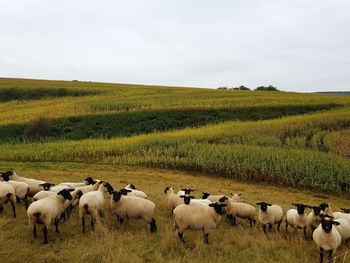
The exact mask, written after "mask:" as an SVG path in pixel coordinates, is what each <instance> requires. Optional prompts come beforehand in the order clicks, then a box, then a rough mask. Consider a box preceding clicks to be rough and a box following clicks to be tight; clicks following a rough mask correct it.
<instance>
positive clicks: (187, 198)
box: [180, 195, 194, 205]
mask: <svg viewBox="0 0 350 263" xmlns="http://www.w3.org/2000/svg"><path fill="white" fill-rule="evenodd" d="M180 197H181V198H183V199H184V203H185V204H186V205H189V204H190V202H191V199H193V198H194V196H192V195H180Z"/></svg>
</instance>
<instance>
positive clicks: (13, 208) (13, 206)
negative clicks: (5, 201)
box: [11, 201, 16, 218]
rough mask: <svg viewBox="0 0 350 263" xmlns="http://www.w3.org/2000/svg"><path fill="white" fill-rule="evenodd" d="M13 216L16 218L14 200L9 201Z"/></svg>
mask: <svg viewBox="0 0 350 263" xmlns="http://www.w3.org/2000/svg"><path fill="white" fill-rule="evenodd" d="M11 206H12V213H13V217H14V218H16V206H15V202H13V201H11Z"/></svg>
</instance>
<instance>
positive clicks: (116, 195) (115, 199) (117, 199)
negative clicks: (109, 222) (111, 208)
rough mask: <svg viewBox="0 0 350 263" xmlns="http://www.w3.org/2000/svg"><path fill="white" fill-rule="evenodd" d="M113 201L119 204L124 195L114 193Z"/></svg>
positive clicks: (117, 192)
mask: <svg viewBox="0 0 350 263" xmlns="http://www.w3.org/2000/svg"><path fill="white" fill-rule="evenodd" d="M112 194H113V197H112V198H113V201H114V202H118V201H119V200H120V198H121V197H122V193H121V192H120V191H113V193H112Z"/></svg>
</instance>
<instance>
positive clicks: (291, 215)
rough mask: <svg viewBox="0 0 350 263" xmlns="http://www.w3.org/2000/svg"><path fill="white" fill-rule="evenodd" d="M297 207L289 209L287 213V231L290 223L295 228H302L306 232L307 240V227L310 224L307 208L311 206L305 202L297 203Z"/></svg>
mask: <svg viewBox="0 0 350 263" xmlns="http://www.w3.org/2000/svg"><path fill="white" fill-rule="evenodd" d="M292 205H294V206H296V207H297V209H289V210H288V211H287V213H286V231H288V226H289V225H290V226H291V227H293V228H294V229H297V228H301V229H303V232H304V238H305V240H306V227H307V226H308V217H307V215H306V214H305V208H306V207H309V206H308V205H304V204H299V203H298V204H295V203H292Z"/></svg>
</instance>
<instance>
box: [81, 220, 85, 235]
mask: <svg viewBox="0 0 350 263" xmlns="http://www.w3.org/2000/svg"><path fill="white" fill-rule="evenodd" d="M81 224H82V226H83V233H84V234H85V215H83V217H82V219H81Z"/></svg>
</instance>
